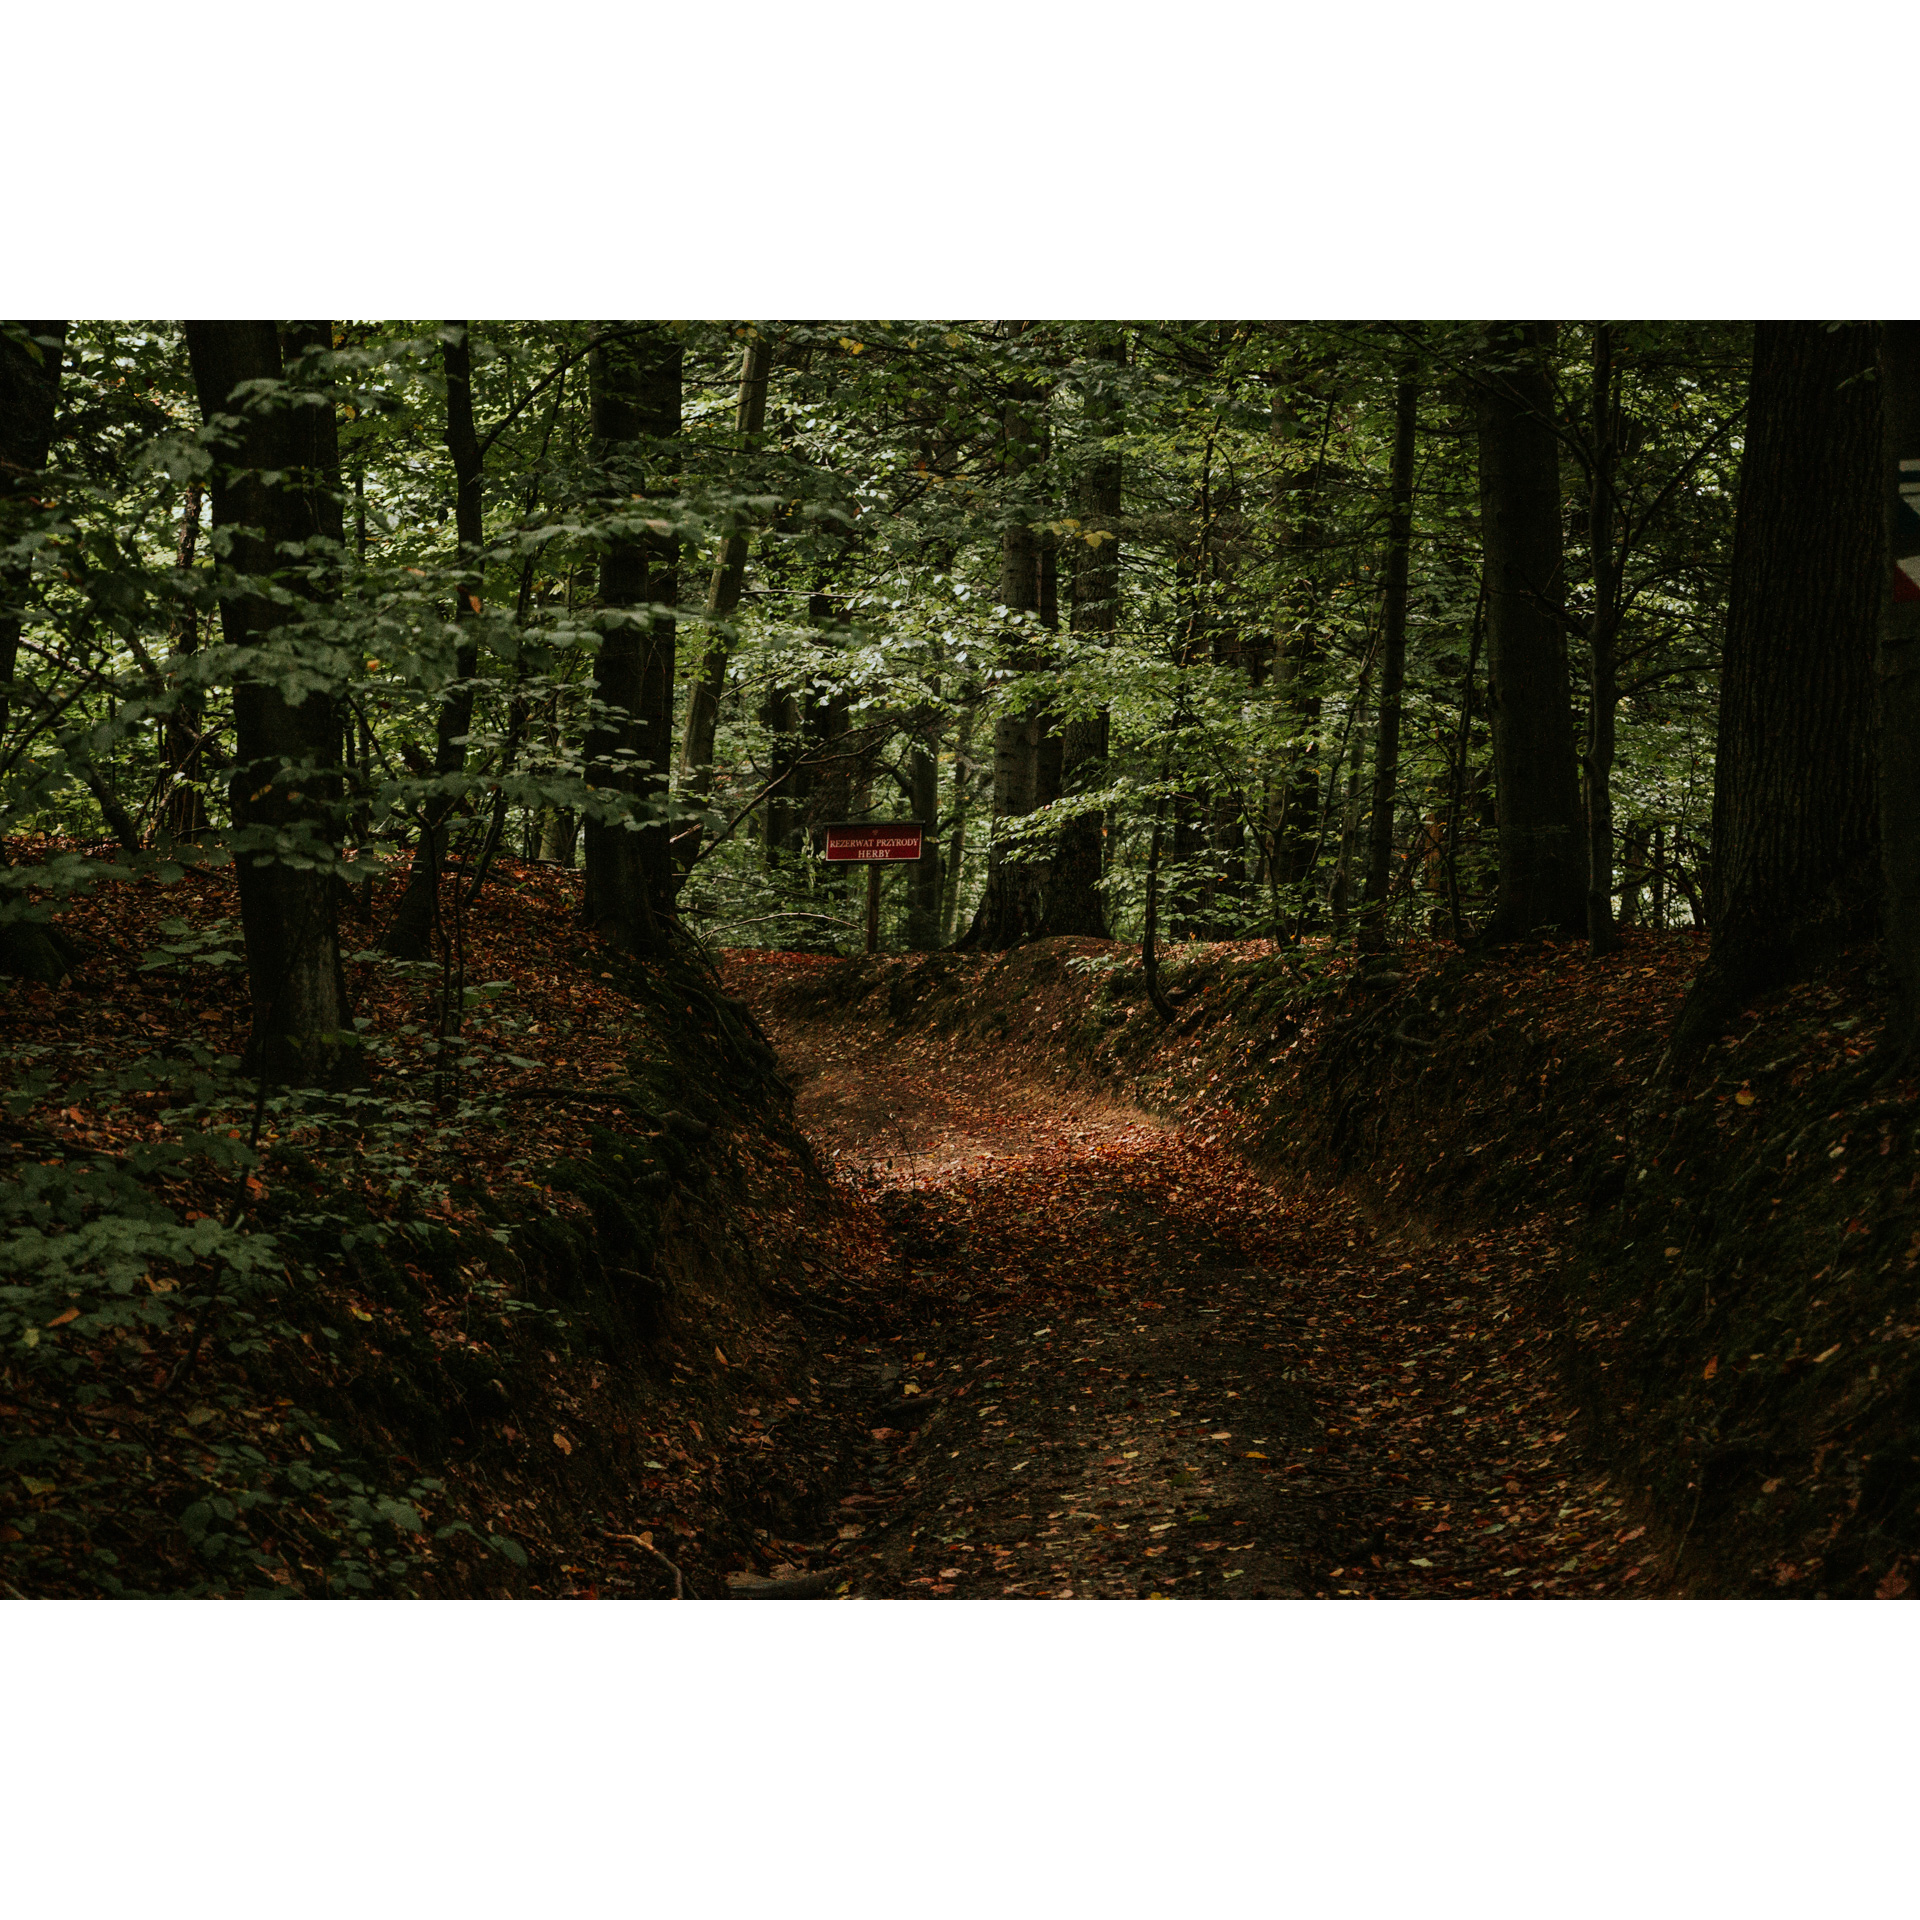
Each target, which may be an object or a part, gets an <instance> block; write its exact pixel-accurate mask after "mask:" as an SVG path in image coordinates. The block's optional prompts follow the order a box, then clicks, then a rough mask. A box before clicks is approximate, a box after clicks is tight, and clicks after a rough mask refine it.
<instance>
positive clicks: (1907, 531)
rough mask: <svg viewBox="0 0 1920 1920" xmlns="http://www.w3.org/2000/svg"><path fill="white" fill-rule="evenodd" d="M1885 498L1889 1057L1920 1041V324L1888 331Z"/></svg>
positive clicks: (1883, 760) (1883, 813)
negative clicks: (1894, 993) (1892, 992)
mask: <svg viewBox="0 0 1920 1920" xmlns="http://www.w3.org/2000/svg"><path fill="white" fill-rule="evenodd" d="M1880 391H1881V409H1882V434H1881V446H1882V454H1881V480H1880V498H1881V512H1882V519H1883V522H1884V524H1885V527H1886V538H1887V557H1888V559H1889V560H1890V561H1891V562H1892V564H1891V566H1890V567H1889V568H1888V569H1887V593H1886V598H1885V600H1884V602H1883V604H1882V606H1881V611H1880V657H1879V662H1878V665H1879V681H1880V859H1881V868H1882V873H1883V880H1884V885H1885V889H1886V901H1885V907H1886V957H1887V961H1888V964H1889V965H1890V966H1891V968H1892V970H1893V976H1894V979H1895V981H1896V983H1897V986H1898V992H1899V1000H1898V1003H1897V1005H1896V1008H1895V1012H1894V1017H1893V1019H1892V1020H1891V1021H1889V1022H1888V1026H1887V1032H1886V1038H1885V1040H1884V1042H1883V1050H1884V1051H1885V1053H1886V1054H1887V1056H1888V1057H1889V1059H1890V1060H1892V1061H1894V1062H1905V1061H1906V1060H1908V1059H1909V1058H1910V1057H1911V1056H1912V1052H1913V1046H1914V1041H1915V1037H1916V1034H1920V321H1914V320H1889V321H1885V322H1883V323H1882V325H1881V328H1880Z"/></svg>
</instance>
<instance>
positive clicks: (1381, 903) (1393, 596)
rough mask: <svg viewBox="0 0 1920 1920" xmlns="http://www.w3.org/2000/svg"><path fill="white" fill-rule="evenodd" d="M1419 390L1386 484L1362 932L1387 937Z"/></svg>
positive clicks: (1399, 416) (1400, 429) (1408, 384)
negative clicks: (1377, 688)
mask: <svg viewBox="0 0 1920 1920" xmlns="http://www.w3.org/2000/svg"><path fill="white" fill-rule="evenodd" d="M1419 412H1420V389H1419V388H1418V387H1417V386H1416V385H1415V384H1414V382H1413V381H1412V380H1411V379H1402V380H1400V381H1399V382H1398V383H1397V384H1396V385H1395V387H1394V393H1393V463H1392V467H1391V469H1390V471H1389V476H1388V482H1387V579H1386V604H1385V606H1384V608H1383V609H1382V622H1381V634H1380V700H1379V708H1378V713H1377V716H1376V720H1375V733H1374V750H1373V811H1372V814H1371V816H1370V817H1369V820H1368V823H1367V884H1366V891H1365V894H1364V896H1363V897H1364V899H1365V903H1366V907H1367V914H1366V918H1365V921H1364V923H1363V925H1362V928H1361V937H1362V939H1363V940H1364V941H1365V942H1366V943H1367V944H1369V945H1379V944H1381V943H1382V942H1384V940H1385V938H1386V924H1385V922H1386V902H1387V886H1388V882H1389V880H1390V879H1391V877H1392V872H1393V810H1394V803H1395V800H1396V798H1397V793H1398V788H1399V785H1400V700H1401V693H1402V689H1403V688H1404V687H1405V685H1406V679H1407V575H1408V569H1409V564H1410V561H1411V559H1412V554H1411V547H1412V543H1413V432H1414V427H1415V425H1416V423H1417V421H1418V418H1419Z"/></svg>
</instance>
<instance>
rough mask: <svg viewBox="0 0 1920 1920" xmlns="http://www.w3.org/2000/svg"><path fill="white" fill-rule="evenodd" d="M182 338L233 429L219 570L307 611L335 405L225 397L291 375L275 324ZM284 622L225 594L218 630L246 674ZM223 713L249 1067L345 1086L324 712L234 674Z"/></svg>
mask: <svg viewBox="0 0 1920 1920" xmlns="http://www.w3.org/2000/svg"><path fill="white" fill-rule="evenodd" d="M311 324H312V323H309V325H311ZM186 332H187V352H188V356H189V359H190V360H191V363H192V367H193V380H194V386H195V388H196V389H197V390H198V393H199V397H200V409H201V413H202V415H203V416H204V417H205V418H206V419H207V420H208V421H209V422H212V421H213V420H215V419H216V418H218V417H220V416H223V415H224V416H228V417H232V416H235V415H237V416H238V417H239V418H238V424H237V425H236V426H235V427H233V428H232V429H231V430H230V433H229V435H228V439H227V444H226V445H225V446H224V447H223V448H222V449H220V451H219V452H218V454H217V456H216V462H215V466H214V470H213V477H212V493H213V524H214V526H215V528H216V529H218V530H225V531H226V532H228V534H229V536H230V542H231V546H230V553H229V560H230V564H231V565H232V566H233V568H234V569H235V570H236V571H237V572H239V573H241V574H243V575H247V576H250V577H254V578H258V577H262V576H266V575H269V574H274V573H281V574H283V575H286V576H287V577H288V578H289V584H291V585H292V587H293V589H294V592H295V594H296V596H297V598H308V597H311V596H312V595H313V594H314V592H315V590H316V585H317V586H318V587H319V588H320V590H322V591H324V588H325V578H324V576H325V573H326V570H327V566H328V560H327V555H326V553H325V552H324V551H323V550H318V549H313V548H308V549H307V550H306V551H305V552H303V553H302V554H301V555H300V556H299V557H298V558H297V559H295V558H293V556H291V555H289V554H288V553H287V551H286V549H287V548H288V547H289V546H290V545H293V544H295V543H299V544H300V545H301V546H303V547H305V546H306V543H308V542H312V541H314V540H316V539H329V538H330V539H333V540H335V541H337V540H338V537H339V525H338V523H339V497H338V492H337V482H338V447H337V442H336V439H335V428H334V416H333V409H332V407H331V406H330V405H329V406H315V407H299V408H292V407H288V406H286V405H285V404H283V403H277V402H275V401H273V400H268V401H266V402H262V401H261V400H259V399H258V398H255V397H253V396H243V395H238V394H236V391H235V390H236V388H238V387H240V386H241V385H242V384H243V383H245V382H251V381H257V380H264V381H272V382H279V381H281V380H283V378H284V377H285V375H286V371H287V367H286V363H285V361H284V360H283V357H282V351H281V340H280V335H279V333H278V331H277V330H276V328H275V326H274V323H273V322H272V321H271V320H190V321H188V322H187V329H186ZM322 337H323V338H324V337H325V336H324V334H323V335H322ZM287 344H288V346H289V347H291V348H292V349H293V350H294V353H295V355H298V354H299V353H300V352H301V351H302V350H303V347H304V346H306V345H310V344H312V340H311V338H310V335H309V332H308V329H307V328H304V327H300V326H298V325H296V326H293V327H290V328H289V329H288V342H287ZM316 573H318V575H319V576H320V578H319V579H318V581H316V578H315V575H316ZM290 617H291V616H290V613H289V610H288V609H287V608H285V607H284V606H282V605H280V604H278V603H276V602H275V601H274V600H272V599H270V598H269V597H268V596H267V595H265V594H262V593H241V592H237V591H232V590H229V591H227V592H226V593H225V594H223V596H222V600H221V609H220V618H221V627H222V630H223V632H224V634H225V636H226V641H227V644H228V645H229V646H230V647H232V648H234V649H235V650H236V653H238V654H239V655H240V656H241V658H242V659H243V660H244V657H245V654H246V652H247V651H248V650H249V649H251V648H253V647H255V646H257V645H258V644H259V643H260V642H262V641H263V640H265V639H266V638H267V637H268V636H269V635H270V634H271V633H272V632H273V631H274V630H275V629H276V628H277V627H279V626H280V625H282V624H283V623H284V622H285V621H286V620H288V619H289V618H290ZM233 711H234V732H235V743H234V769H233V778H232V784H231V787H230V789H229V802H230V805H231V808H232V813H233V822H234V828H235V834H236V838H237V840H238V841H239V843H240V852H239V858H238V874H239V885H240V919H241V925H242V928H243V930H244V932H245V935H246V946H247V982H248V989H249V994H250V997H251V1000H252V1012H253V1032H252V1037H251V1039H250V1042H249V1045H248V1064H249V1066H250V1067H251V1068H252V1070H253V1071H254V1072H255V1073H258V1074H260V1075H261V1076H262V1077H263V1078H268V1079H271V1080H275V1081H281V1082H287V1081H301V1082H338V1081H345V1080H351V1079H356V1078H358V1077H359V1056H358V1054H357V1052H356V1051H355V1050H354V1049H353V1048H352V1047H351V1045H349V1044H345V1043H343V1040H342V1036H343V1035H345V1036H350V1035H351V1034H352V1031H353V1009H352V1007H351V1005H350V1004H349V1001H348V997H347V984H346V976H345V974H344V972H343V971H342V969H341V965H340V940H339V930H338V925H337V922H336V918H335V915H336V911H337V899H338V892H337V889H336V887H335V884H334V875H333V873H332V872H331V871H330V870H329V869H330V865H331V862H332V859H333V857H334V854H335V847H334V832H335V821H334V818H333V812H334V809H333V806H332V805H331V804H330V801H331V799H332V798H336V797H337V788H338V784H339V777H340V768H339V732H340V729H339V723H338V718H337V715H336V713H335V709H334V703H333V702H332V701H331V700H329V699H328V698H327V697H325V696H324V695H322V694H320V693H309V694H308V695H307V696H306V697H305V698H304V699H302V700H301V701H300V702H298V704H294V703H292V702H289V701H288V700H286V699H285V698H284V697H283V696H282V695H281V693H280V692H279V691H278V689H277V688H276V687H275V686H274V685H273V684H272V683H271V681H270V680H266V679H261V680H254V679H252V678H250V677H249V676H248V675H247V673H246V672H245V670H244V668H243V669H242V670H241V672H240V673H239V675H238V677H237V678H236V681H235V685H234V690H233ZM282 852H290V853H294V854H296V855H298V854H301V853H303V852H306V853H307V855H308V857H312V856H313V855H318V856H319V858H320V860H321V862H322V864H321V865H319V866H317V867H316V866H307V865H301V866H294V865H291V864H289V863H288V862H287V861H286V860H285V859H282V858H280V857H278V856H279V855H280V854H281V853H282Z"/></svg>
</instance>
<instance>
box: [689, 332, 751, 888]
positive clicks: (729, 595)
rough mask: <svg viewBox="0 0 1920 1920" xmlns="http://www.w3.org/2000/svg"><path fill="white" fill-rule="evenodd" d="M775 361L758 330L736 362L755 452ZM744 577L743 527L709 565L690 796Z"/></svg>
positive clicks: (705, 759) (709, 762)
mask: <svg viewBox="0 0 1920 1920" xmlns="http://www.w3.org/2000/svg"><path fill="white" fill-rule="evenodd" d="M772 365H773V341H772V339H771V338H770V337H769V336H768V335H766V334H763V333H756V334H755V335H754V337H753V339H751V340H750V341H749V342H748V343H747V350H746V352H745V353H744V354H743V355H742V356H741V361H740V398H739V402H738V404H737V405H736V407H735V408H734V417H733V430H734V432H735V434H736V435H737V436H738V437H739V441H740V451H741V452H742V453H743V454H749V453H751V452H752V451H753V448H754V445H755V443H756V441H757V440H758V439H759V437H760V433H761V430H762V429H763V428H764V427H765V425H766V421H767V376H768V373H769V371H770V369H771V368H772ZM746 579H747V536H746V533H745V531H744V529H737V530H736V531H734V532H732V533H730V534H728V535H727V537H726V540H725V542H724V544H723V545H722V546H721V549H720V553H719V557H718V558H717V559H716V560H715V561H714V563H713V579H712V581H711V583H710V584H709V585H708V588H707V654H706V658H705V660H704V661H703V662H702V663H701V668H700V673H699V677H698V678H697V679H696V680H695V681H694V683H693V686H692V689H691V690H690V692H689V695H688V699H687V731H686V738H685V742H684V744H683V746H682V749H681V754H680V783H681V788H682V790H683V791H684V792H685V793H686V794H687V796H688V797H689V798H690V799H695V800H705V799H706V797H707V793H708V791H709V789H710V788H711V786H712V783H713V736H714V732H715V729H716V728H717V727H718V726H719V723H720V696H721V694H722V693H723V692H724V691H725V688H726V684H727V663H728V661H729V660H730V659H731V658H732V655H733V645H732V641H731V639H730V638H729V637H728V635H727V632H726V629H725V623H726V622H727V621H729V620H731V619H732V618H733V616H734V613H735V611H736V609H737V608H738V607H739V605H740V594H741V590H742V588H744V586H745V585H746ZM688 846H689V849H690V851H689V853H688V855H687V864H688V865H691V864H692V860H693V856H694V854H695V853H697V852H698V849H699V841H698V838H697V837H696V838H695V839H693V840H691V841H689V842H688Z"/></svg>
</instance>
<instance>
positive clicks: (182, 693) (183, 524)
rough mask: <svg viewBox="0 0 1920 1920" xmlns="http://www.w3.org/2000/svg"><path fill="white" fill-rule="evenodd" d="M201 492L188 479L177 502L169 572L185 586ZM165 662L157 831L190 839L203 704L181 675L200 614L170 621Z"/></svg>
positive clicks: (194, 648) (197, 806)
mask: <svg viewBox="0 0 1920 1920" xmlns="http://www.w3.org/2000/svg"><path fill="white" fill-rule="evenodd" d="M203 497H204V489H203V488H202V487H201V484H200V482H199V481H198V480H193V481H189V482H188V485H187V493H186V498H185V499H184V500H183V501H182V502H181V504H180V538H179V541H178V544H177V546H176V548H175V552H174V568H175V570H176V571H177V572H178V573H179V574H180V576H181V586H182V587H183V588H184V587H185V586H186V585H187V582H188V577H189V576H190V575H191V574H192V572H193V562H194V555H195V551H196V549H197V547H198V544H199V538H200V505H201V501H202V499H203ZM170 638H171V640H172V643H173V644H172V649H171V654H170V664H171V665H172V667H173V675H174V677H175V681H176V684H175V688H174V704H173V706H172V707H171V708H170V709H169V710H168V713H167V718H166V728H165V744H164V764H163V767H162V778H163V779H164V781H165V782H166V787H165V793H164V797H163V798H162V801H161V806H160V830H161V832H162V834H164V835H165V836H166V837H167V838H168V839H170V840H193V839H197V838H198V837H199V836H200V835H201V834H203V833H205V832H206V831H207V826H208V821H207V803H206V797H205V795H204V794H203V793H202V792H201V789H200V783H201V781H202V780H203V779H204V778H205V772H204V761H205V754H206V742H205V740H204V738H203V737H202V736H203V730H204V728H205V725H206V702H205V701H204V699H203V698H202V697H201V694H200V690H199V688H198V687H196V686H193V685H192V684H190V683H188V682H186V681H185V680H184V679H183V678H181V676H183V675H184V674H185V673H186V672H187V671H188V667H187V664H186V663H189V662H191V660H192V659H193V656H194V655H195V654H196V653H197V652H198V651H199V650H200V616H199V614H198V613H197V612H196V611H195V610H194V608H193V607H192V606H190V605H189V606H186V607H183V609H182V610H181V612H180V614H179V615H178V616H177V617H176V619H175V620H174V622H173V631H172V634H171V635H170Z"/></svg>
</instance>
